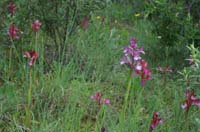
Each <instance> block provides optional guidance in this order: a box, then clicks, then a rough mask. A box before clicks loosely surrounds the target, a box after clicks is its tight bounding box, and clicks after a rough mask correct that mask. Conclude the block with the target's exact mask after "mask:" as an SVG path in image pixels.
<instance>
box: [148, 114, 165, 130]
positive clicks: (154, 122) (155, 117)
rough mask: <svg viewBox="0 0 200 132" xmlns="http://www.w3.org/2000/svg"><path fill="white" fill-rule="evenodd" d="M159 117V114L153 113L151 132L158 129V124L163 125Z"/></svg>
mask: <svg viewBox="0 0 200 132" xmlns="http://www.w3.org/2000/svg"><path fill="white" fill-rule="evenodd" d="M158 116H159V113H158V112H154V113H153V119H152V120H151V125H150V128H149V131H150V132H152V131H153V130H154V129H155V128H156V126H158V124H162V123H163V119H161V118H159V117H158Z"/></svg>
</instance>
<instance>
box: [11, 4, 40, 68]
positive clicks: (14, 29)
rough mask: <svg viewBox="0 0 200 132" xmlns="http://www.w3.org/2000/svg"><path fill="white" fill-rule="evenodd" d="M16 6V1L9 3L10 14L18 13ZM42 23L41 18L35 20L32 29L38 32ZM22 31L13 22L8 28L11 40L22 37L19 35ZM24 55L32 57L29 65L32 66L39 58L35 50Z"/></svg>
mask: <svg viewBox="0 0 200 132" xmlns="http://www.w3.org/2000/svg"><path fill="white" fill-rule="evenodd" d="M16 8H17V6H16V5H15V4H14V3H10V4H9V5H8V12H9V13H10V14H12V15H14V14H15V13H16ZM41 25H42V24H41V22H40V21H39V20H35V21H34V22H33V23H32V25H31V28H32V31H33V32H35V33H36V32H38V30H39V29H40V28H41ZM20 32H21V31H20V30H19V28H18V27H17V26H16V25H15V24H11V25H10V27H9V28H8V30H7V35H8V36H9V38H10V39H11V40H14V39H19V38H20V36H19V35H20ZM24 57H25V58H30V61H29V66H32V65H33V63H34V62H35V60H36V59H37V58H38V54H37V53H36V51H34V50H31V51H25V52H24Z"/></svg>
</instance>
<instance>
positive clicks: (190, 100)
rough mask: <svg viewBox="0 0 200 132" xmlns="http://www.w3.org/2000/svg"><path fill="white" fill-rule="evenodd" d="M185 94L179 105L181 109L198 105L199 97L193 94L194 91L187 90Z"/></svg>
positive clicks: (199, 102) (199, 104)
mask: <svg viewBox="0 0 200 132" xmlns="http://www.w3.org/2000/svg"><path fill="white" fill-rule="evenodd" d="M185 96H186V100H185V101H184V103H183V104H182V106H181V107H182V108H183V109H187V110H189V108H190V107H191V106H192V105H196V106H200V99H198V98H197V97H196V96H195V94H194V91H190V90H187V91H186V92H185Z"/></svg>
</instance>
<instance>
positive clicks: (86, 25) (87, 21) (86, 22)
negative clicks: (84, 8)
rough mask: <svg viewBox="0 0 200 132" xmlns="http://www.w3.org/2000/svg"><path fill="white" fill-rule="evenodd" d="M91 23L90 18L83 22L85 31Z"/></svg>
mask: <svg viewBox="0 0 200 132" xmlns="http://www.w3.org/2000/svg"><path fill="white" fill-rule="evenodd" d="M89 21H90V19H89V18H88V17H85V18H84V19H83V20H81V26H82V27H83V28H84V29H87V28H88V25H89Z"/></svg>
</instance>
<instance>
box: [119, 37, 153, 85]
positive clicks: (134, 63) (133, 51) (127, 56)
mask: <svg viewBox="0 0 200 132" xmlns="http://www.w3.org/2000/svg"><path fill="white" fill-rule="evenodd" d="M141 54H145V52H144V50H143V48H138V45H137V42H136V39H135V38H131V39H130V45H128V46H125V47H124V56H123V58H122V60H121V62H120V63H121V64H122V65H123V64H125V65H127V66H128V67H129V68H130V69H131V71H132V72H133V74H134V75H140V76H141V84H142V86H144V85H145V82H146V81H147V80H150V79H151V71H150V69H149V66H148V63H147V62H146V61H145V60H144V59H142V57H141V56H140V55H141Z"/></svg>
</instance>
